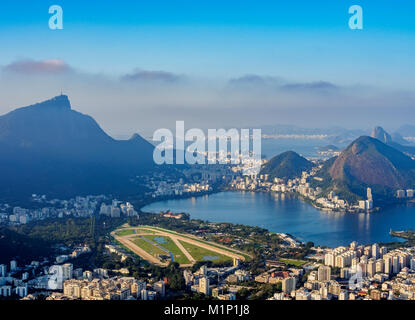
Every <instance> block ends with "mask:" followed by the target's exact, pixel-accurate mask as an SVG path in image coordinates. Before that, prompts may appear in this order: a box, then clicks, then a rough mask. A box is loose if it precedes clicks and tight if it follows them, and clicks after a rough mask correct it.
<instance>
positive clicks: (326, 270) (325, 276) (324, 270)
mask: <svg viewBox="0 0 415 320" xmlns="http://www.w3.org/2000/svg"><path fill="white" fill-rule="evenodd" d="M317 280H318V281H330V280H331V268H330V267H329V266H320V267H319V268H318V276H317Z"/></svg>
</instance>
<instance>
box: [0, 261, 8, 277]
mask: <svg viewBox="0 0 415 320" xmlns="http://www.w3.org/2000/svg"><path fill="white" fill-rule="evenodd" d="M6 273H7V266H6V265H5V264H0V277H5V276H6Z"/></svg>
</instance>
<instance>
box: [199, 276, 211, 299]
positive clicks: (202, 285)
mask: <svg viewBox="0 0 415 320" xmlns="http://www.w3.org/2000/svg"><path fill="white" fill-rule="evenodd" d="M199 292H201V293H204V294H205V295H207V296H208V295H209V294H210V287H209V278H208V277H201V278H200V279H199Z"/></svg>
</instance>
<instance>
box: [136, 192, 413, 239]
mask: <svg viewBox="0 0 415 320" xmlns="http://www.w3.org/2000/svg"><path fill="white" fill-rule="evenodd" d="M168 209H169V210H172V211H173V212H187V213H189V214H190V215H191V218H193V219H203V220H208V221H211V222H231V223H239V224H245V225H251V226H258V227H262V228H266V229H268V230H269V231H272V232H283V233H290V234H292V235H294V236H296V237H297V238H298V239H299V240H302V241H313V242H314V243H315V244H317V245H327V246H330V247H332V246H339V245H346V244H349V243H350V242H352V241H358V242H359V243H361V244H368V243H373V242H389V241H399V239H397V238H394V237H391V236H390V235H389V230H390V228H392V229H394V230H403V229H405V230H406V229H415V207H413V206H412V207H396V208H388V209H385V210H382V211H380V212H376V213H370V214H367V213H361V214H350V213H326V212H322V211H320V210H317V209H315V208H314V207H313V206H311V205H310V204H308V203H306V202H304V201H302V200H299V199H297V198H295V197H287V196H284V195H278V194H268V193H255V192H221V193H217V194H213V195H209V196H203V197H194V198H188V199H180V200H168V201H161V202H156V203H153V204H150V205H148V206H146V207H144V208H143V209H142V210H143V211H148V212H160V211H162V210H168Z"/></svg>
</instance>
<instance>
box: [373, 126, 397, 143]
mask: <svg viewBox="0 0 415 320" xmlns="http://www.w3.org/2000/svg"><path fill="white" fill-rule="evenodd" d="M370 136H371V137H372V138H375V139H378V140H380V141H382V142H383V143H386V144H387V143H390V142H392V137H391V136H390V134H389V133H387V132H386V131H385V130H384V129H383V128H382V127H375V128H374V129H373V131H372V133H371V134H370Z"/></svg>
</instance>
